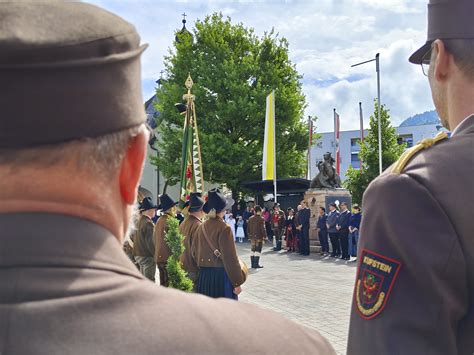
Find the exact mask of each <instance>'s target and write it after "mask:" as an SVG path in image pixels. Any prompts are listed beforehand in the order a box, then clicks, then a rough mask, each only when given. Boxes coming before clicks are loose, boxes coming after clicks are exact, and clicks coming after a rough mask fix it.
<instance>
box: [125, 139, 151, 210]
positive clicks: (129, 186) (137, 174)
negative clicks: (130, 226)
mask: <svg viewBox="0 0 474 355" xmlns="http://www.w3.org/2000/svg"><path fill="white" fill-rule="evenodd" d="M147 144H148V134H147V133H146V132H145V131H140V133H139V134H138V135H137V136H135V137H133V138H132V139H131V140H130V142H129V143H128V148H127V151H126V153H125V156H124V158H123V160H122V166H121V167H120V176H119V183H120V194H121V196H122V200H123V201H124V202H125V203H126V204H127V205H133V204H134V203H135V202H136V201H137V194H138V184H139V183H140V178H141V176H142V170H143V165H144V163H145V156H146V146H147Z"/></svg>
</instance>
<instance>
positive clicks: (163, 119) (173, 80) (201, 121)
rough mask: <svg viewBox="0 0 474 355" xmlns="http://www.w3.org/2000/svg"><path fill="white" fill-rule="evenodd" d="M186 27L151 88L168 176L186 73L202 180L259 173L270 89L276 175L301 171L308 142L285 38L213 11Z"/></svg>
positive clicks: (176, 155)
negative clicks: (154, 88)
mask: <svg viewBox="0 0 474 355" xmlns="http://www.w3.org/2000/svg"><path fill="white" fill-rule="evenodd" d="M195 26H196V27H195V29H193V34H191V33H189V32H183V31H180V32H178V33H177V37H176V38H177V41H175V43H174V49H172V50H170V54H169V55H168V56H167V57H166V58H165V67H166V80H163V82H162V85H161V87H160V88H158V90H157V96H158V102H159V103H158V106H157V109H158V110H159V111H160V113H161V114H160V116H159V119H158V122H157V123H158V132H159V135H160V136H161V137H160V142H159V143H158V149H159V150H160V156H159V158H158V159H157V160H155V163H156V164H157V165H158V166H159V167H160V170H161V171H162V173H163V175H164V176H165V178H167V179H174V180H175V181H176V179H177V178H178V176H179V170H180V159H181V142H182V132H183V131H182V128H183V116H182V115H180V114H179V113H178V112H177V110H176V108H175V107H174V104H175V103H176V102H183V100H182V96H183V94H184V93H185V87H184V82H185V81H186V78H187V76H188V74H191V76H192V78H193V81H194V86H193V88H192V93H193V94H194V95H195V96H196V101H195V102H196V114H197V118H198V130H199V138H200V143H201V152H202V159H203V167H204V177H205V180H206V181H211V182H215V183H225V184H227V186H228V187H230V188H231V189H232V190H233V191H234V192H235V191H240V190H241V188H240V183H241V182H243V181H249V180H259V179H261V161H262V151H263V138H264V126H265V102H266V96H267V95H268V94H269V93H270V92H271V91H272V90H275V95H276V100H275V105H276V108H275V111H276V144H277V175H278V177H296V176H301V175H303V173H304V170H305V150H306V149H307V146H308V133H307V129H306V124H305V123H304V122H303V121H302V118H303V110H304V108H305V105H306V104H305V96H304V95H303V93H302V88H301V83H300V79H301V76H300V75H299V74H298V72H297V71H296V68H295V65H294V64H293V63H292V62H291V61H290V60H289V57H288V41H287V40H286V39H285V38H279V37H278V34H274V32H273V30H272V31H271V32H269V33H265V34H264V35H263V37H261V38H260V37H257V36H256V35H255V34H254V32H253V30H252V29H249V28H246V27H244V26H243V25H242V24H237V25H234V24H232V23H231V20H230V18H228V17H227V18H224V17H223V16H222V14H218V13H215V14H213V15H210V16H207V17H206V18H205V19H204V20H203V21H201V20H198V21H197V22H196V25H195Z"/></svg>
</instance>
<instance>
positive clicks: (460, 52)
mask: <svg viewBox="0 0 474 355" xmlns="http://www.w3.org/2000/svg"><path fill="white" fill-rule="evenodd" d="M442 41H443V43H444V46H445V47H446V50H447V51H448V52H449V53H451V54H452V55H453V58H454V62H455V63H456V65H457V66H458V67H459V69H460V70H461V71H462V72H463V74H464V75H466V77H467V78H468V79H469V80H470V81H474V39H467V38H466V39H442Z"/></svg>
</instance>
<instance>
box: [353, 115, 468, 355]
mask: <svg viewBox="0 0 474 355" xmlns="http://www.w3.org/2000/svg"><path fill="white" fill-rule="evenodd" d="M428 146H429V144H428ZM473 178H474V116H471V117H470V118H468V119H467V120H465V121H464V122H463V123H461V125H460V126H459V127H458V128H457V130H456V132H455V134H454V135H453V136H452V137H451V138H449V139H445V140H442V141H440V142H438V143H437V144H435V145H433V146H432V147H430V148H427V149H425V150H422V151H421V152H419V153H417V154H416V155H415V156H414V157H413V158H412V159H411V160H410V161H409V162H408V164H407V165H406V166H405V167H404V168H403V170H402V171H401V173H398V172H396V171H394V172H392V169H390V168H389V169H388V171H386V172H384V173H383V174H382V175H381V176H380V177H379V178H377V179H375V180H374V181H373V182H372V183H371V184H370V185H369V187H368V189H367V191H366V192H365V194H364V201H363V208H364V218H363V219H362V225H361V228H360V240H359V242H360V247H359V255H358V275H357V279H356V285H355V290H354V303H353V306H352V315H351V323H350V331H349V344H348V354H394V353H397V354H398V353H400V354H401V353H407V354H473V353H474V223H473V220H474V212H473V211H474V182H473V181H474V180H473Z"/></svg>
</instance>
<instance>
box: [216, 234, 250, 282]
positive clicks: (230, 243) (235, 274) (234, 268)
mask: <svg viewBox="0 0 474 355" xmlns="http://www.w3.org/2000/svg"><path fill="white" fill-rule="evenodd" d="M218 248H219V250H220V252H221V253H222V255H221V258H222V263H223V264H224V268H225V271H226V272H227V276H229V279H230V282H232V286H234V287H237V286H240V285H242V284H243V283H244V282H245V280H246V278H247V274H246V272H245V271H244V270H242V268H241V267H240V262H239V258H238V256H237V250H236V249H235V243H234V237H233V235H232V231H231V230H230V227H229V226H227V227H226V228H225V229H224V231H223V232H222V235H221V236H220V238H219V245H218Z"/></svg>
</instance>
